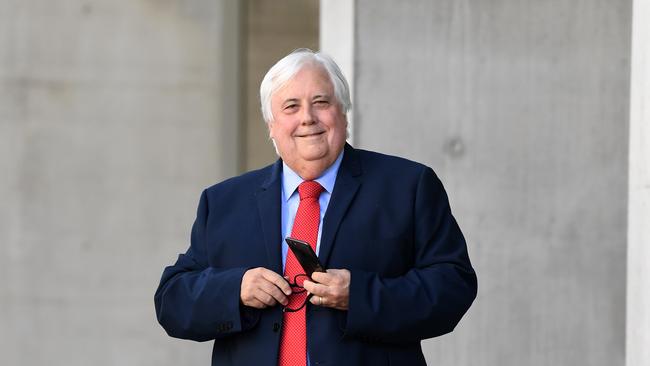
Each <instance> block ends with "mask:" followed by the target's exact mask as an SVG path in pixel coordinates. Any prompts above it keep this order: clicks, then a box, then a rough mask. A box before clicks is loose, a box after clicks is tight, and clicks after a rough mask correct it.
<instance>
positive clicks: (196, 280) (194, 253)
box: [154, 191, 259, 341]
mask: <svg viewBox="0 0 650 366" xmlns="http://www.w3.org/2000/svg"><path fill="white" fill-rule="evenodd" d="M208 216H209V207H208V198H207V191H203V193H202V195H201V199H200V202H199V207H198V210H197V215H196V221H195V222H194V225H193V226H192V236H191V245H190V248H189V249H188V251H187V252H186V253H185V254H181V255H179V257H178V260H177V261H176V263H175V264H174V265H173V266H170V267H167V268H165V270H164V272H163V274H162V279H161V281H160V285H159V286H158V289H157V290H156V294H155V296H154V302H155V306H156V315H157V317H158V322H159V323H160V324H161V325H162V326H163V328H164V329H165V331H167V333H168V334H169V335H170V336H172V337H177V338H183V339H192V340H195V341H207V340H212V339H218V338H223V337H226V336H228V335H229V334H233V333H237V332H241V331H244V330H247V329H249V328H252V327H253V326H254V325H255V324H256V322H257V320H258V319H259V314H258V313H257V312H256V311H255V310H254V309H251V308H248V307H245V306H243V305H240V301H239V297H240V288H241V280H242V277H243V275H244V272H246V270H247V269H248V268H227V269H226V268H214V267H210V266H208V260H207V251H206V224H207V220H208Z"/></svg>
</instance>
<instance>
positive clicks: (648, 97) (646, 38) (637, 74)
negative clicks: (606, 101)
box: [626, 0, 650, 366]
mask: <svg viewBox="0 0 650 366" xmlns="http://www.w3.org/2000/svg"><path fill="white" fill-rule="evenodd" d="M633 14H634V20H633V31H632V76H631V95H630V174H629V176H630V183H629V200H628V206H629V213H628V215H629V216H628V256H627V266H628V267H627V337H626V340H627V347H626V356H627V357H626V365H627V366H637V365H650V347H648V345H649V344H650V269H649V268H648V263H650V248H649V247H648V245H649V244H650V1H649V0H634V13H633Z"/></svg>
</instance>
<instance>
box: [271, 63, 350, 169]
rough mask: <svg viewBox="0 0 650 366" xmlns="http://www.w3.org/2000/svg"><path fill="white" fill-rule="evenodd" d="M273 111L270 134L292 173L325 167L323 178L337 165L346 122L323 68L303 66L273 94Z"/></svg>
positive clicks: (345, 130)
mask: <svg viewBox="0 0 650 366" xmlns="http://www.w3.org/2000/svg"><path fill="white" fill-rule="evenodd" d="M271 111H272V112H273V122H271V123H269V134H270V136H271V138H272V139H273V140H274V141H275V145H276V147H277V150H278V153H279V154H280V157H282V160H284V162H285V163H287V165H288V166H289V167H291V169H293V170H294V171H296V172H298V173H299V174H300V173H301V172H302V171H304V170H305V168H306V167H309V166H311V167H322V169H320V168H319V170H320V171H319V172H318V174H320V173H322V172H323V171H324V170H325V169H327V168H328V167H329V166H330V165H332V163H334V161H335V160H336V158H337V157H338V155H339V153H340V152H341V150H342V149H343V146H344V145H345V138H346V133H347V119H346V117H345V114H343V112H342V111H341V107H340V105H339V103H338V102H337V100H336V98H335V96H334V87H333V86H332V83H331V82H330V80H329V77H328V76H327V72H326V71H325V70H323V69H322V67H320V66H314V65H306V66H303V68H302V69H301V70H300V71H298V73H296V75H294V77H293V78H292V79H290V80H289V81H288V82H287V83H286V84H285V85H284V86H283V87H282V88H280V89H278V90H277V91H276V92H275V93H274V94H273V96H272V97H271ZM312 170H313V169H312ZM301 175H302V174H301ZM317 177H318V176H315V177H304V176H303V178H304V179H315V178H317Z"/></svg>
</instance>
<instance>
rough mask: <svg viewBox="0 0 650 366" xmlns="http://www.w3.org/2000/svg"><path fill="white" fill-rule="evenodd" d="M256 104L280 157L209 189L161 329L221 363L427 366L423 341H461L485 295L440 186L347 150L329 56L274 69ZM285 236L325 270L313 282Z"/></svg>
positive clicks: (425, 174)
mask: <svg viewBox="0 0 650 366" xmlns="http://www.w3.org/2000/svg"><path fill="white" fill-rule="evenodd" d="M260 96H261V102H262V114H263V116H264V119H265V121H266V123H267V126H268V130H269V136H270V138H271V139H272V141H273V144H274V145H275V147H276V150H277V152H278V155H279V156H280V159H279V160H278V161H277V162H276V163H275V164H273V165H270V166H268V167H266V168H263V169H261V170H257V171H252V172H249V173H246V174H244V175H241V176H238V177H234V178H231V179H229V180H226V181H224V182H221V183H219V184H216V185H214V186H212V187H210V188H208V189H206V190H204V191H203V194H202V195H201V199H200V202H199V207H198V213H197V218H196V221H195V223H194V225H193V228H192V237H191V245H190V248H189V249H188V251H187V252H186V253H185V254H182V255H180V256H179V258H178V260H177V261H176V263H175V264H174V265H173V266H171V267H167V268H166V269H165V271H164V273H163V276H162V280H161V282H160V286H159V288H158V290H157V291H156V295H155V303H156V313H157V316H158V321H159V322H160V324H161V325H162V326H163V327H164V328H165V330H166V331H167V332H168V333H169V335H171V336H173V337H178V338H186V339H192V340H197V341H207V340H214V349H213V353H212V364H213V365H269V366H270V365H274V366H275V365H280V366H289V365H292V366H293V365H300V366H305V365H312V366H314V365H337V366H338V365H388V364H393V365H425V361H424V357H423V354H422V350H421V347H420V341H421V340H422V339H425V338H430V337H435V336H439V335H442V334H445V333H448V332H450V331H452V330H453V329H454V327H455V326H456V324H457V323H458V321H459V320H460V318H461V317H462V316H463V314H464V313H465V312H466V311H467V309H468V308H469V306H470V305H471V303H472V301H473V300H474V298H475V296H476V286H477V285H476V276H475V274H474V271H473V269H472V267H471V264H470V261H469V257H468V255H467V249H466V245H465V241H464V239H463V236H462V233H461V231H460V229H459V228H458V225H457V224H456V221H455V219H454V218H453V216H452V215H451V211H450V208H449V203H448V200H447V196H446V193H445V191H444V189H443V187H442V184H441V183H440V181H439V180H438V178H437V177H436V175H435V174H434V173H433V171H432V170H431V169H430V168H428V167H426V166H424V165H421V164H418V163H415V162H411V161H408V160H405V159H401V158H398V157H392V156H387V155H382V154H378V153H374V152H369V151H363V150H357V149H355V148H353V147H351V146H350V145H347V144H346V142H345V140H346V136H347V118H346V113H347V112H348V109H349V107H350V97H349V90H348V86H347V82H346V81H345V78H344V77H343V75H342V74H341V72H340V70H339V68H338V66H337V65H336V64H335V63H334V62H333V61H332V60H331V59H330V58H329V57H328V56H326V55H324V54H322V53H314V52H312V51H310V50H305V49H301V50H297V51H294V52H293V53H291V54H289V55H288V56H286V57H284V58H283V59H282V60H280V61H278V63H277V64H275V65H274V66H273V67H272V68H271V69H270V70H269V72H268V73H267V75H266V76H265V78H264V80H263V81H262V85H261V87H260ZM289 236H292V237H296V238H297V239H301V240H304V241H306V242H307V243H309V244H310V245H311V246H312V247H313V248H314V250H315V251H316V253H317V254H318V257H319V260H320V262H321V263H322V265H323V266H324V267H325V268H329V269H328V270H327V272H315V273H314V274H313V275H312V277H311V279H305V276H304V275H301V274H302V273H304V271H303V269H302V268H301V266H300V264H299V263H298V262H297V261H296V258H295V256H294V255H293V253H292V252H291V251H289V250H288V249H287V245H286V243H285V242H284V238H286V237H289Z"/></svg>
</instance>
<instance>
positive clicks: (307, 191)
mask: <svg viewBox="0 0 650 366" xmlns="http://www.w3.org/2000/svg"><path fill="white" fill-rule="evenodd" d="M322 191H323V187H322V186H321V185H320V184H318V182H314V181H313V180H306V181H304V182H302V183H300V185H299V186H298V194H299V195H300V200H301V201H302V200H304V199H306V198H316V199H318V197H319V196H320V193H321V192H322Z"/></svg>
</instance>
